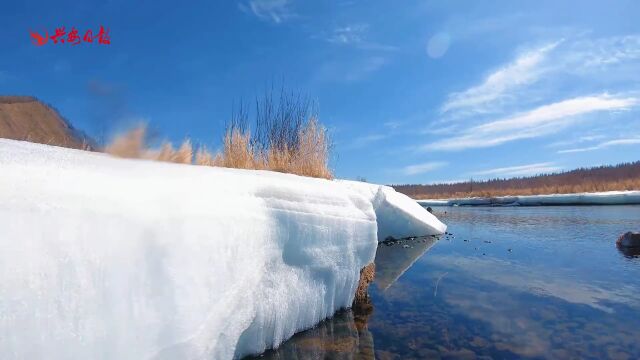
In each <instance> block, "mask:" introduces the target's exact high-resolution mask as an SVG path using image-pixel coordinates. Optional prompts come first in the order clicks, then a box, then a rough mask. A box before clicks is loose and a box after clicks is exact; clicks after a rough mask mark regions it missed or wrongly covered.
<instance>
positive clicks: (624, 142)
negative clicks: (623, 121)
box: [558, 137, 640, 154]
mask: <svg viewBox="0 0 640 360" xmlns="http://www.w3.org/2000/svg"><path fill="white" fill-rule="evenodd" d="M637 144H640V137H635V138H626V139H616V140H609V141H604V142H601V143H599V144H597V145H594V146H588V147H583V148H576V149H566V150H560V151H558V154H567V153H577V152H584V151H593V150H600V149H604V148H608V147H612V146H619V145H637Z"/></svg>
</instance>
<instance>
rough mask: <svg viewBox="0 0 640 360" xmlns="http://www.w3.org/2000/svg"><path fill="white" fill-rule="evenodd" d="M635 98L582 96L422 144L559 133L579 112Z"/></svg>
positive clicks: (493, 141) (447, 146)
mask: <svg viewBox="0 0 640 360" xmlns="http://www.w3.org/2000/svg"><path fill="white" fill-rule="evenodd" d="M637 103H638V99H637V98H634V97H615V96H611V95H608V94H602V95H596V96H584V97H578V98H573V99H569V100H563V101H560V102H555V103H552V104H548V105H543V106H540V107H538V108H535V109H533V110H530V111H526V112H524V113H520V114H516V115H513V116H509V117H506V118H503V119H500V120H496V121H490V122H487V123H484V124H481V125H477V126H472V127H470V128H468V129H467V130H465V131H463V132H462V135H459V136H454V137H450V138H445V139H442V140H439V141H436V142H434V143H431V144H427V145H424V146H423V147H422V148H423V149H424V150H464V149H470V148H482V147H491V146H496V145H500V144H503V143H506V142H509V141H514V140H518V139H527V138H535V137H539V136H543V135H547V134H552V133H556V132H559V131H561V130H563V129H564V128H566V127H567V126H569V125H571V124H573V123H575V122H576V121H578V120H579V119H578V116H579V115H585V114H589V113H593V112H598V111H619V110H627V109H630V108H631V107H633V106H635V105H637Z"/></svg>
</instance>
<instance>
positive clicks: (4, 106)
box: [0, 96, 91, 150]
mask: <svg viewBox="0 0 640 360" xmlns="http://www.w3.org/2000/svg"><path fill="white" fill-rule="evenodd" d="M0 138H7V139H14V140H25V141H31V142H36V143H41V144H49V145H57V146H64V147H69V148H75V149H87V150H90V149H91V147H90V146H89V143H90V142H89V141H88V139H87V138H86V137H84V136H82V135H81V134H80V133H78V132H77V131H76V130H74V129H73V127H71V126H70V125H69V123H67V121H65V120H64V119H63V118H62V116H60V114H58V112H57V111H56V110H55V109H53V108H52V107H50V106H48V105H46V104H44V103H42V102H41V101H39V100H38V99H36V98H34V97H30V96H0Z"/></svg>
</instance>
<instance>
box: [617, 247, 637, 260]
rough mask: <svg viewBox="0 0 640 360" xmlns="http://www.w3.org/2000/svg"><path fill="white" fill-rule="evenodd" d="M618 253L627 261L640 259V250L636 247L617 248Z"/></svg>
mask: <svg viewBox="0 0 640 360" xmlns="http://www.w3.org/2000/svg"><path fill="white" fill-rule="evenodd" d="M618 251H620V253H621V254H622V255H623V256H624V257H626V258H629V259H635V258H640V248H637V247H618Z"/></svg>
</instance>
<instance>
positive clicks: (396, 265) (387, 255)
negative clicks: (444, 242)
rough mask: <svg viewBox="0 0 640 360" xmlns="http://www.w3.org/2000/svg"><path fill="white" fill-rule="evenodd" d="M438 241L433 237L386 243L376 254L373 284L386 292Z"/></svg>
mask: <svg viewBox="0 0 640 360" xmlns="http://www.w3.org/2000/svg"><path fill="white" fill-rule="evenodd" d="M437 240H438V238H437V237H434V236H426V237H417V238H411V239H403V240H396V241H387V242H384V243H382V244H380V246H378V250H377V252H376V260H375V263H376V277H375V279H374V283H375V284H376V286H377V287H378V289H380V290H381V291H385V290H387V289H388V288H389V287H390V286H391V285H393V283H395V282H396V280H398V278H400V277H401V276H402V274H404V272H405V271H407V269H409V268H410V267H411V265H413V263H414V262H416V260H418V259H419V258H420V257H421V256H422V255H424V253H426V252H427V251H428V250H429V249H431V247H432V246H433V245H434V244H435V243H436V241H437Z"/></svg>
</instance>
